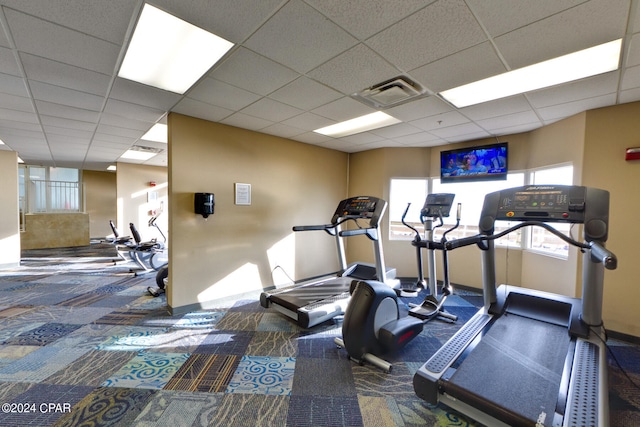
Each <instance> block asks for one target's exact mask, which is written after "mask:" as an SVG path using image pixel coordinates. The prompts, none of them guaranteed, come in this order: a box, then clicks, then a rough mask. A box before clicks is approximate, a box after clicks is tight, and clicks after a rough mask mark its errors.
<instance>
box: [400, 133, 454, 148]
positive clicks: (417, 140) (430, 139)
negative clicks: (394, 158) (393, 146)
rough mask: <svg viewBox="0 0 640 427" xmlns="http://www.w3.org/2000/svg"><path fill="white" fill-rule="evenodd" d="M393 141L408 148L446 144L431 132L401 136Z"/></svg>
mask: <svg viewBox="0 0 640 427" xmlns="http://www.w3.org/2000/svg"><path fill="white" fill-rule="evenodd" d="M393 140H394V141H396V142H397V143H399V144H402V145H405V146H408V147H431V146H434V145H439V144H443V143H445V141H443V140H442V139H440V138H439V137H437V136H435V135H432V134H430V133H429V132H419V133H414V134H411V135H406V136H400V137H397V138H393Z"/></svg>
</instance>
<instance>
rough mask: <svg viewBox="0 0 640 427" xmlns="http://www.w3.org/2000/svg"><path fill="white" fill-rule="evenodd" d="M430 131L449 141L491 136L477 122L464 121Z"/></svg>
mask: <svg viewBox="0 0 640 427" xmlns="http://www.w3.org/2000/svg"><path fill="white" fill-rule="evenodd" d="M429 132H430V133H432V134H433V135H435V136H438V137H440V138H442V139H444V140H447V141H449V142H457V141H469V140H473V139H478V138H486V137H489V136H491V135H490V134H489V132H487V131H485V130H484V129H482V128H481V127H479V126H478V125H476V124H475V123H464V124H461V125H456V126H449V127H443V128H438V129H434V130H431V131H429Z"/></svg>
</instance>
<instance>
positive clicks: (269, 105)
mask: <svg viewBox="0 0 640 427" xmlns="http://www.w3.org/2000/svg"><path fill="white" fill-rule="evenodd" d="M240 112H241V113H244V114H248V115H250V116H254V117H258V118H261V119H265V120H269V121H272V122H281V121H283V120H286V119H289V118H291V117H293V116H297V115H299V114H302V113H303V112H304V111H303V110H301V109H299V108H295V107H292V106H290V105H287V104H283V103H282V102H278V101H275V100H273V99H269V98H262V99H260V100H258V101H256V102H254V103H253V104H251V105H249V106H248V107H246V108H243V109H242V110H240Z"/></svg>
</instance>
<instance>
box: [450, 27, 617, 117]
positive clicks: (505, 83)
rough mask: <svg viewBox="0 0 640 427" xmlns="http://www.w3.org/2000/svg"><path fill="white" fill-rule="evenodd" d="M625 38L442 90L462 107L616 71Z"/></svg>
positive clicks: (455, 103)
mask: <svg viewBox="0 0 640 427" xmlns="http://www.w3.org/2000/svg"><path fill="white" fill-rule="evenodd" d="M621 47H622V39H618V40H614V41H612V42H608V43H604V44H601V45H598V46H594V47H591V48H588V49H584V50H581V51H578V52H574V53H570V54H568V55H564V56H560V57H558V58H554V59H550V60H548V61H544V62H540V63H538V64H533V65H529V66H528V67H524V68H519V69H517V70H513V71H508V72H506V73H503V74H499V75H497V76H493V77H489V78H486V79H483V80H479V81H477V82H473V83H469V84H466V85H463V86H459V87H456V88H453V89H449V90H445V91H444V92H440V95H441V96H442V97H443V98H444V99H446V100H447V101H449V102H450V103H452V104H453V105H455V106H456V107H458V108H462V107H467V106H469V105H474V104H480V103H482V102H487V101H493V100H494V99H499V98H505V97H507V96H512V95H517V94H520V93H524V92H530V91H532V90H537V89H542V88H545V87H550V86H555V85H558V84H561V83H566V82H570V81H574V80H579V79H583V78H585V77H591V76H595V75H597V74H602V73H607V72H609V71H614V70H616V69H617V68H618V65H619V63H620V51H621Z"/></svg>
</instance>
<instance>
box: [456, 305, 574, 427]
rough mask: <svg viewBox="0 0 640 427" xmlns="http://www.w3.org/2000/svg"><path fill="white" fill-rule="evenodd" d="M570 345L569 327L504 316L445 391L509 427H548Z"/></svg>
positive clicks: (490, 330)
mask: <svg viewBox="0 0 640 427" xmlns="http://www.w3.org/2000/svg"><path fill="white" fill-rule="evenodd" d="M569 345H570V337H569V334H568V332H567V328H566V327H562V326H558V325H552V324H550V323H546V322H541V321H538V320H533V319H530V318H527V317H521V316H518V315H514V314H506V315H503V316H502V317H500V318H498V319H497V320H496V322H495V323H494V324H493V326H492V327H491V328H490V329H489V331H488V332H487V333H486V334H485V336H483V337H482V340H480V342H479V343H478V345H477V346H476V347H475V349H473V351H472V352H471V353H470V354H469V356H468V357H467V358H466V359H465V360H464V361H463V362H462V364H461V365H460V367H459V368H458V369H457V371H456V372H455V373H454V374H453V375H452V377H451V378H450V380H449V384H445V386H444V387H445V392H446V393H447V394H449V395H451V396H452V397H456V398H458V399H460V400H462V401H464V402H466V403H468V404H470V405H472V406H474V407H476V408H478V409H480V410H482V411H483V412H485V413H487V414H489V415H491V416H493V417H494V418H498V419H501V420H503V421H505V422H507V423H508V424H510V425H519V424H522V423H525V420H528V424H529V425H534V424H536V422H537V423H539V424H536V425H544V426H550V425H551V424H552V422H553V416H554V413H555V408H556V403H557V400H558V392H559V388H560V382H561V379H562V373H563V370H564V363H565V358H566V356H567V352H568V351H569ZM509 413H511V414H510V415H507V414H509Z"/></svg>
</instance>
